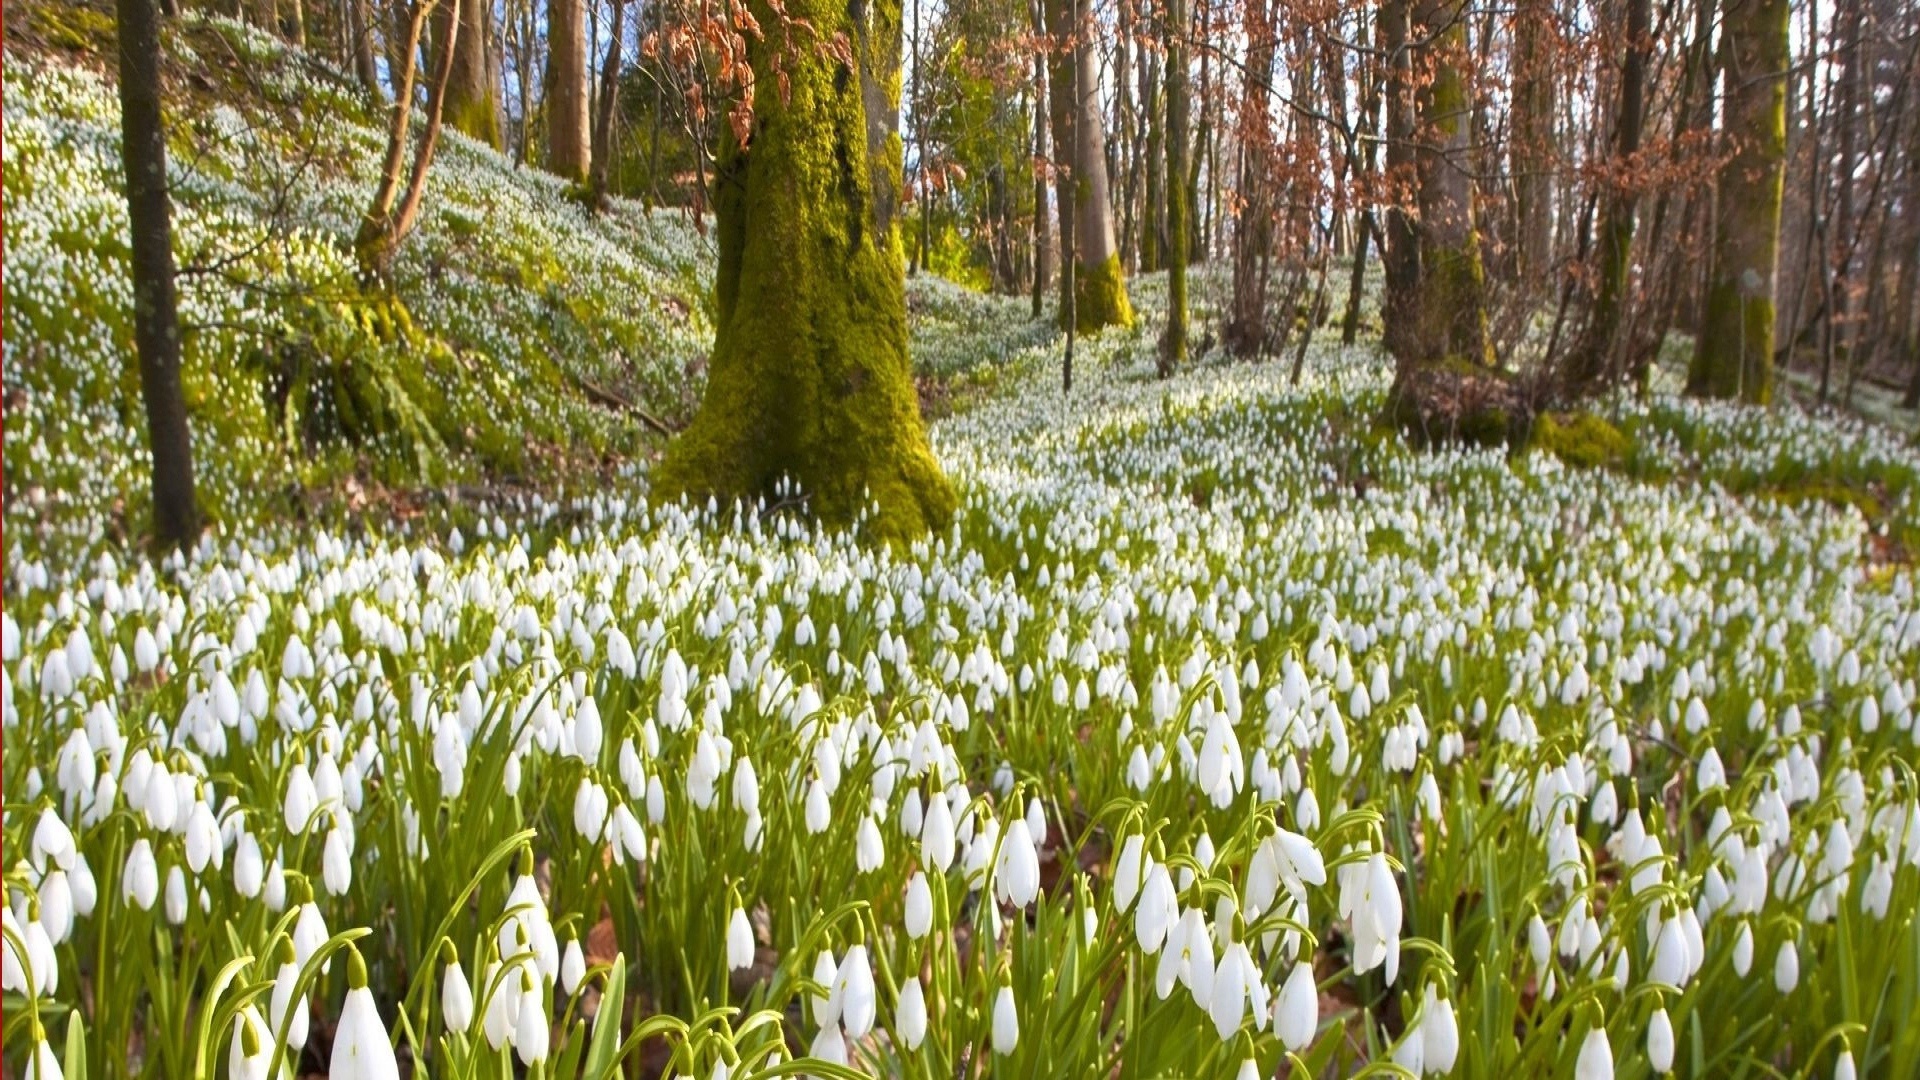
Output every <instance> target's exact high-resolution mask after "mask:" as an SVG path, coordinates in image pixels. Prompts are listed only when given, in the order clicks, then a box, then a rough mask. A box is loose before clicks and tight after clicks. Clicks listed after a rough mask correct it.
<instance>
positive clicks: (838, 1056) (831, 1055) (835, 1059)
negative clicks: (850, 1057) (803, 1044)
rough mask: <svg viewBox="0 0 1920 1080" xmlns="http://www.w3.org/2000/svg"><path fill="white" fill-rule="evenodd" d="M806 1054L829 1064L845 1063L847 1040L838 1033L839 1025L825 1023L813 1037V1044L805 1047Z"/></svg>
mask: <svg viewBox="0 0 1920 1080" xmlns="http://www.w3.org/2000/svg"><path fill="white" fill-rule="evenodd" d="M807 1056H808V1057H810V1058H815V1059H817V1060H820V1061H824V1062H826V1063H828V1064H829V1065H845V1064H846V1063H847V1040H846V1036H844V1035H842V1034H841V1033H840V1025H838V1024H826V1025H824V1026H822V1027H821V1028H820V1031H819V1033H818V1034H816V1035H815V1036H814V1037H813V1045H812V1046H810V1047H808V1048H807Z"/></svg>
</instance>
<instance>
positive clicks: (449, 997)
mask: <svg viewBox="0 0 1920 1080" xmlns="http://www.w3.org/2000/svg"><path fill="white" fill-rule="evenodd" d="M440 1019H441V1022H442V1023H444V1024H446V1025H447V1030H448V1031H453V1032H461V1033H464V1032H466V1031H469V1030H471V1029H472V1027H473V987H472V986H470V985H469V984H468V983H467V973H466V972H465V971H464V970H462V969H461V967H460V958H459V957H457V956H456V957H454V958H453V959H452V960H450V961H448V963H447V967H446V970H445V971H443V972H441V975H440Z"/></svg>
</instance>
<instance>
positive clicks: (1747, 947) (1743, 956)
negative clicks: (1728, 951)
mask: <svg viewBox="0 0 1920 1080" xmlns="http://www.w3.org/2000/svg"><path fill="white" fill-rule="evenodd" d="M1751 970H1753V926H1752V924H1750V923H1744V922H1743V923H1741V924H1740V935H1739V936H1738V937H1736V938H1734V939H1733V972H1734V974H1736V975H1738V976H1740V977H1741V978H1743V979H1744V978H1746V977H1747V972H1749V971H1751Z"/></svg>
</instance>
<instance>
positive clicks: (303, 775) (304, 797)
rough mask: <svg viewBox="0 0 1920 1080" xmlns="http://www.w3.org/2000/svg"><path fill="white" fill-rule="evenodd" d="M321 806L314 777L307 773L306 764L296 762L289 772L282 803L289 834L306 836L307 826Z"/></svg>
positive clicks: (283, 818)
mask: <svg viewBox="0 0 1920 1080" xmlns="http://www.w3.org/2000/svg"><path fill="white" fill-rule="evenodd" d="M319 806H320V796H319V795H318V794H317V793H316V792H315V791H314V786H313V776H312V775H311V774H310V773H308V772H307V766H306V763H305V762H299V761H296V762H294V763H293V768H292V769H290V770H288V772H287V789H286V794H285V796H284V798H283V800H282V802H281V807H282V814H283V816H282V820H283V821H284V822H285V824H286V827H287V832H289V833H291V834H293V835H294V836H304V835H306V832H307V824H308V822H309V821H311V820H312V819H313V816H314V812H315V811H316V810H318V809H319Z"/></svg>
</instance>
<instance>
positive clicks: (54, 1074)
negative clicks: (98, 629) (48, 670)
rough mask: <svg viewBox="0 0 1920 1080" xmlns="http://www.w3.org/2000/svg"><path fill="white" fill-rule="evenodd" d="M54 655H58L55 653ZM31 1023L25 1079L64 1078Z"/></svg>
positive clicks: (34, 1023)
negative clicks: (31, 1045)
mask: <svg viewBox="0 0 1920 1080" xmlns="http://www.w3.org/2000/svg"><path fill="white" fill-rule="evenodd" d="M54 655H55V656H58V655H60V654H59V653H55V654H54ZM29 1023H30V1024H31V1025H32V1031H31V1034H32V1036H33V1049H32V1050H31V1051H29V1052H28V1054H27V1069H26V1073H25V1076H26V1080H65V1078H66V1074H65V1073H63V1072H61V1071H60V1059H59V1057H57V1056H56V1055H55V1054H54V1052H53V1047H51V1046H48V1045H47V1033H46V1031H45V1029H43V1028H42V1027H41V1026H40V1021H39V1020H38V1019H34V1020H31V1021H29Z"/></svg>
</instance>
